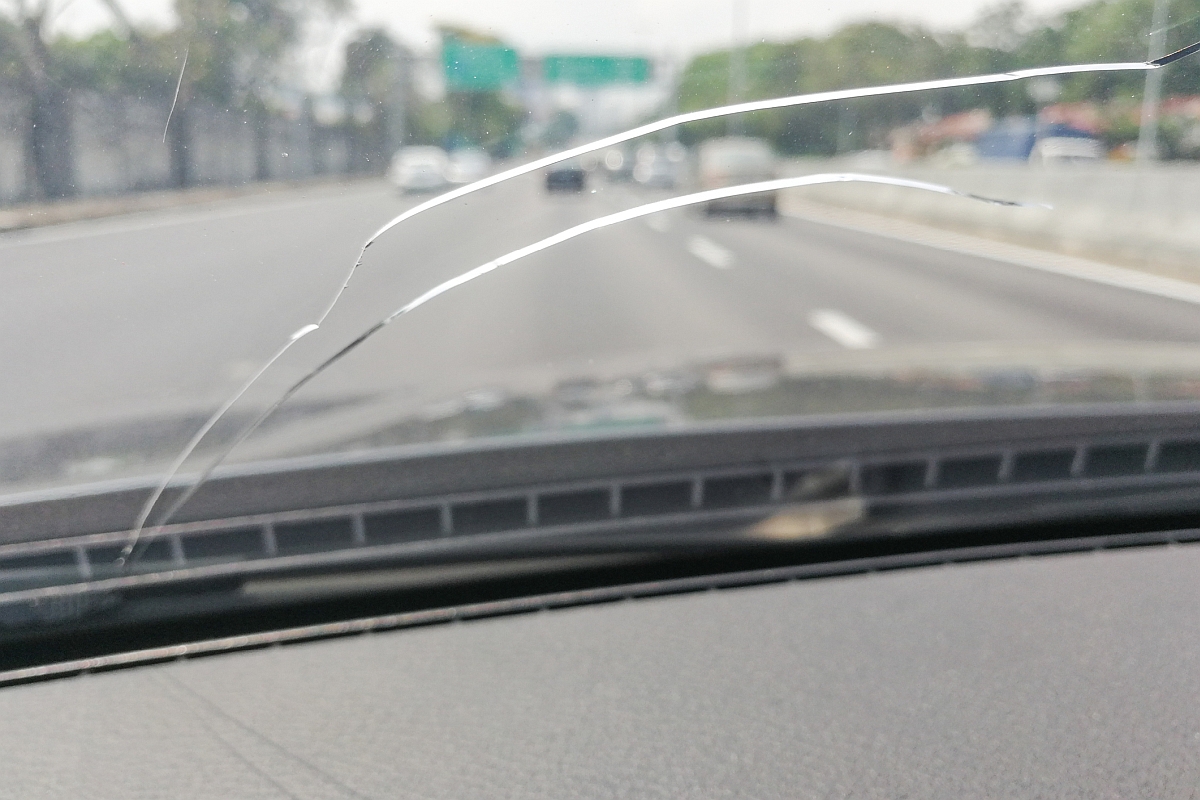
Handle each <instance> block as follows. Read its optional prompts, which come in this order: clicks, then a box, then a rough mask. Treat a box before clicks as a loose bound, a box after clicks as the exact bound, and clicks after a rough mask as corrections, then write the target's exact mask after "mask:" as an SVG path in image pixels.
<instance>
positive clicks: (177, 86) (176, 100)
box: [163, 48, 188, 144]
mask: <svg viewBox="0 0 1200 800" xmlns="http://www.w3.org/2000/svg"><path fill="white" fill-rule="evenodd" d="M187 59H188V48H184V50H183V65H182V66H181V67H180V68H179V80H178V81H177V82H176V83H175V97H174V98H172V99H171V110H170V111H168V112H167V124H166V125H163V144H166V142H167V131H168V130H169V129H170V128H171V117H172V116H174V114H175V106H176V105H178V104H179V90H180V88H182V86H183V71H184V70H186V69H187Z"/></svg>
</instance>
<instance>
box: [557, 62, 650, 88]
mask: <svg viewBox="0 0 1200 800" xmlns="http://www.w3.org/2000/svg"><path fill="white" fill-rule="evenodd" d="M652 72H653V69H652V65H651V63H650V59H648V58H636V57H631V56H546V57H545V58H543V59H542V77H543V78H544V79H545V80H546V82H547V83H573V84H575V85H576V86H606V85H609V84H614V83H645V82H646V81H648V80H650V77H651V74H652Z"/></svg>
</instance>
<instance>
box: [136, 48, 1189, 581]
mask: <svg viewBox="0 0 1200 800" xmlns="http://www.w3.org/2000/svg"><path fill="white" fill-rule="evenodd" d="M1198 51H1200V42H1197V43H1195V44H1192V45H1190V46H1188V47H1185V48H1182V49H1180V50H1177V51H1175V52H1173V53H1170V54H1168V55H1165V56H1163V57H1161V58H1158V59H1155V60H1154V61H1146V62H1140V61H1136V62H1117V63H1100V64H1074V65H1064V66H1054V67H1040V68H1036V69H1023V70H1014V71H1012V72H1002V73H994V74H990V75H974V76H968V77H961V78H944V79H938V80H930V81H917V82H912V83H900V84H891V85H884V86H872V87H864V88H859V89H842V90H837V91H828V92H816V93H812V94H802V95H791V96H788V97H778V98H772V99H768V100H758V101H753V102H747V103H737V104H734V105H728V106H720V107H716V108H709V109H702V110H699V111H692V112H688V113H684V114H676V115H674V116H671V117H667V118H664V119H661V120H658V121H655V122H651V123H647V124H645V125H641V126H638V127H636V128H631V129H629V130H626V131H623V132H621V133H617V134H614V135H612V136H608V137H605V138H603V139H598V140H596V141H593V142H590V143H587V144H583V145H580V146H578V147H573V148H569V149H567V150H563V151H560V152H558V153H555V154H553V155H549V156H545V157H543V158H540V159H535V160H534V161H530V162H528V163H526V164H522V165H520V166H518V167H514V168H512V169H508V170H505V171H503V172H499V173H497V174H495V175H492V176H490V177H487V178H484V179H483V180H479V181H476V182H474V183H471V184H467V185H465V186H462V187H460V188H458V189H455V190H452V191H450V192H446V193H444V194H441V195H438V196H437V197H434V198H432V199H430V200H427V201H425V202H424V203H420V204H419V205H417V206H414V207H413V208H411V209H409V210H407V211H405V212H404V213H402V214H400V215H398V216H396V217H395V218H393V219H392V220H390V221H389V222H387V223H386V224H385V225H383V226H382V227H381V228H380V229H379V230H377V231H376V232H375V233H374V234H372V235H371V236H370V238H368V239H367V241H366V242H365V243H364V244H363V246H362V247H361V248H360V250H359V253H358V257H357V258H356V259H355V261H354V263H353V265H352V266H351V267H350V270H349V271H348V272H347V274H346V278H345V279H344V280H343V281H342V284H341V286H340V287H338V289H337V291H336V292H335V293H334V295H333V297H332V298H331V299H330V301H329V303H328V304H327V305H326V306H325V308H324V310H323V311H322V312H321V314H320V315H319V316H318V318H317V319H316V320H315V321H314V322H313V323H310V324H309V325H306V326H304V327H303V328H301V329H300V330H298V331H297V332H296V333H294V334H293V335H292V336H291V338H289V339H288V341H286V342H284V343H283V345H282V346H281V347H280V348H279V349H278V350H277V351H276V352H275V353H274V354H273V355H272V356H271V358H270V359H269V360H268V361H267V362H266V363H264V364H263V366H262V367H260V368H259V369H258V370H256V372H255V373H254V375H252V376H251V378H250V379H249V380H248V381H247V382H246V383H245V384H243V385H242V386H241V387H240V388H239V389H238V391H237V392H236V393H235V394H234V395H233V396H232V397H231V398H230V399H229V400H227V401H226V402H225V403H223V404H222V405H221V407H220V408H218V409H217V411H216V412H215V413H214V414H213V415H212V416H211V417H210V418H209V419H208V420H207V421H206V422H205V424H204V425H203V426H201V428H200V429H199V430H198V431H197V433H196V434H195V435H194V436H193V437H192V439H191V440H189V442H188V443H187V444H186V445H185V447H184V449H183V450H182V452H181V453H180V454H179V456H178V457H176V459H175V461H174V462H172V464H171V467H170V468H169V469H168V471H167V473H166V475H165V476H164V477H163V478H162V480H161V481H160V482H159V483H158V485H157V486H156V488H155V490H154V491H153V492H152V493H151V494H150V496H149V497H148V498H147V500H146V502H145V503H144V504H143V506H142V508H141V511H140V513H139V514H138V518H137V520H136V522H135V524H134V528H133V532H132V535H131V537H130V540H129V542H128V543H127V544H126V546H125V547H124V548H123V549H122V551H121V554H120V556H119V557H118V563H120V564H129V563H132V562H133V561H134V560H136V557H137V555H138V543H139V542H140V541H141V539H142V532H143V530H144V529H145V527H146V525H147V524H148V523H149V520H150V517H151V515H152V514H153V513H154V510H155V508H156V507H157V506H158V503H159V502H160V501H161V499H162V497H163V494H164V493H165V492H166V490H167V488H168V487H169V486H170V485H171V483H172V482H173V481H174V480H175V478H176V475H177V474H178V472H179V470H180V469H181V468H182V466H183V464H184V462H185V461H186V460H187V458H188V457H189V456H190V455H191V454H192V453H193V452H194V451H195V449H196V447H198V446H199V444H200V443H201V441H202V440H203V438H204V437H205V436H206V435H207V434H208V432H209V431H211V430H212V428H213V426H215V425H216V424H217V422H218V421H220V420H221V419H222V418H223V417H224V416H225V414H226V413H227V412H228V411H229V409H230V408H231V407H232V406H233V405H234V404H235V403H236V402H237V400H238V399H240V398H241V397H242V396H243V395H244V394H245V393H246V392H247V391H248V390H249V389H250V388H251V387H252V386H253V385H254V384H255V383H256V382H257V381H258V380H259V378H260V377H261V376H262V375H263V374H264V373H265V372H266V371H267V370H268V369H270V367H271V366H272V365H273V364H274V363H276V362H277V361H278V360H279V359H280V358H282V357H283V355H284V354H285V353H286V352H287V351H288V350H289V349H290V348H291V346H292V345H293V344H295V342H297V341H299V339H300V338H302V337H303V336H304V335H306V334H308V333H311V332H312V331H315V330H317V329H318V328H319V327H320V326H321V325H322V324H323V323H324V322H325V320H326V319H327V318H328V316H329V315H330V313H332V311H333V309H334V308H335V307H336V306H337V304H338V302H339V301H340V300H341V297H342V295H343V294H344V293H345V291H346V288H347V287H348V286H349V285H350V282H351V281H352V280H353V278H354V275H355V273H356V272H357V270H358V268H359V267H360V266H361V265H362V262H363V258H364V257H365V255H366V252H367V250H368V249H369V248H370V247H371V245H372V244H373V243H374V242H375V241H377V240H378V239H379V237H381V236H383V235H384V234H385V233H387V232H388V231H390V230H392V229H393V228H395V227H396V226H397V225H400V224H401V223H403V222H405V221H406V220H409V219H412V218H413V217H415V216H417V215H418V214H421V213H424V212H426V211H429V210H430V209H433V208H436V207H437V206H440V205H444V204H446V203H449V202H451V201H453V200H457V199H459V198H461V197H465V196H467V195H469V194H472V193H474V192H478V191H481V190H483V189H486V188H488V187H491V186H495V185H497V184H500V183H504V182H506V181H509V180H512V179H513V178H517V177H520V176H522V175H527V174H529V173H531V172H535V171H537V170H541V169H544V168H546V167H549V166H552V165H554V164H557V163H559V162H562V161H566V160H569V159H572V158H576V157H578V156H582V155H586V154H588V153H592V152H595V151H597V150H602V149H605V148H608V147H612V146H614V145H618V144H622V143H624V142H627V141H631V140H633V139H637V138H640V137H642V136H647V135H650V134H653V133H657V132H659V131H663V130H667V129H669V128H673V127H675V126H678V125H682V124H686V123H690V122H699V121H702V120H707V119H716V118H720V117H727V116H732V115H736V114H746V113H750V112H754V111H768V110H772V109H780V108H789V107H795V106H802V105H812V104H817V103H829V102H837V101H843V100H853V99H859V98H868V97H880V96H886V95H895V94H908V93H913V92H925V91H933V90H937V89H952V88H961V87H969V86H981V85H986V84H996V83H1007V82H1011V81H1020V80H1024V79H1027V78H1035V77H1045V76H1053V75H1071V74H1078V73H1091V72H1127V71H1145V70H1154V69H1159V68H1161V67H1163V66H1166V65H1167V64H1171V63H1173V62H1175V61H1178V60H1180V59H1182V58H1186V57H1187V56H1190V55H1192V54H1193V53H1196V52H1198ZM843 181H857V182H865V183H882V184H888V185H898V186H904V187H908V188H913V189H919V190H925V191H934V192H939V193H943V194H951V195H957V196H961V197H965V198H970V199H974V200H982V201H985V202H993V203H1000V204H1005V205H1021V204H1019V203H1013V202H1010V201H1004V200H995V199H992V198H985V197H980V196H978V195H971V194H968V193H965V192H958V191H956V190H954V189H951V188H949V187H945V186H940V185H937V184H930V183H924V182H920V181H909V180H904V179H899V178H887V177H882V176H874V175H857V174H851V173H842V174H834V175H809V176H806V177H803V178H785V179H780V180H774V181H765V182H761V183H755V184H745V185H742V186H734V187H727V188H723V189H714V190H710V191H707V192H698V193H695V194H689V195H684V196H680V197H675V198H672V199H669V200H662V201H658V202H656V203H649V204H646V205H642V206H638V207H636V208H632V209H629V210H626V211H622V212H619V213H616V214H610V215H607V216H605V217H600V218H598V219H594V220H591V221H589V222H586V223H583V224H581V225H576V226H574V227H572V228H568V229H567V230H565V231H562V232H560V233H558V234H555V235H553V236H550V237H547V238H545V239H542V240H540V241H538V242H535V243H533V244H531V245H528V246H526V247H523V248H520V249H518V250H514V251H512V252H510V253H507V254H505V255H503V256H501V257H500V258H497V259H494V260H493V261H489V262H487V263H486V264H483V265H481V266H478V267H476V268H474V269H472V270H468V271H467V272H464V273H463V274H461V275H459V276H458V277H456V278H452V279H451V280H448V281H446V282H444V283H442V284H439V285H438V286H435V287H434V288H432V289H430V290H429V291H427V292H425V293H424V294H422V295H420V296H419V297H417V298H416V299H414V300H412V301H411V302H409V303H407V304H405V305H403V306H401V307H400V308H398V309H397V310H396V311H394V312H393V313H392V314H390V315H388V316H387V317H385V318H384V319H382V320H380V321H378V322H376V323H375V324H374V325H372V326H371V327H369V328H367V329H366V330H365V331H364V332H363V333H362V334H360V335H359V336H358V337H356V338H355V339H354V340H353V341H351V342H350V343H349V344H347V345H346V346H345V347H343V348H341V349H340V350H338V351H337V352H336V353H335V354H334V355H332V356H330V357H329V358H328V359H326V360H325V361H323V362H322V363H321V364H319V365H318V366H317V367H315V368H314V369H313V370H311V371H309V372H308V373H307V374H306V375H304V376H303V377H302V378H300V380H298V381H296V382H295V383H294V384H292V385H291V386H290V387H288V389H287V390H286V391H285V392H284V393H283V394H282V395H281V396H280V397H279V398H278V399H277V400H276V401H275V402H274V403H272V404H271V405H270V406H269V407H268V408H267V409H266V410H265V411H263V412H262V413H261V414H259V415H258V416H257V417H255V418H254V419H253V420H252V421H251V422H250V423H249V424H248V425H246V426H245V427H244V428H243V429H242V430H241V431H240V432H239V433H238V435H237V436H235V437H234V438H233V440H232V442H230V443H229V444H228V445H227V446H226V447H224V448H222V449H221V451H220V452H219V453H218V455H217V456H216V457H215V458H214V459H212V460H211V461H210V463H209V464H208V465H207V466H206V467H205V468H204V470H203V471H202V472H201V473H200V475H199V476H197V478H196V479H194V480H192V481H191V482H190V484H189V485H188V487H187V489H185V490H184V491H183V492H182V493H181V494H180V496H179V497H178V498H177V499H176V500H175V501H173V502H172V503H171V505H170V506H169V507H168V509H167V511H166V513H164V514H163V515H162V517H161V518H160V519H159V520H158V521H157V522H156V523H155V525H156V526H158V527H161V526H163V525H165V524H166V523H167V522H169V521H170V520H171V519H172V518H173V517H174V515H175V514H176V513H177V512H178V511H179V509H180V508H182V507H183V506H184V504H186V503H187V501H188V500H189V499H191V497H192V496H193V495H194V494H195V492H196V491H197V489H198V488H199V487H200V486H201V485H202V484H203V483H204V482H205V481H206V480H207V478H208V477H209V476H210V475H211V474H212V472H213V470H215V469H216V467H217V466H219V465H220V464H221V463H222V462H223V461H224V460H225V458H226V457H227V456H228V455H229V453H231V452H232V451H233V450H234V449H235V448H236V447H237V446H238V445H239V444H240V443H241V442H243V441H245V439H246V438H247V437H249V436H250V435H251V434H252V433H253V432H254V431H255V430H257V429H258V427H259V426H260V425H261V424H262V423H263V422H264V421H265V420H266V419H267V418H268V417H269V416H270V415H271V414H273V413H274V412H275V410H276V409H278V408H279V407H280V406H281V405H283V403H285V402H286V401H287V400H288V398H290V397H291V396H293V395H294V394H295V393H296V392H297V391H299V390H300V389H301V388H302V387H303V386H305V385H306V384H308V383H309V382H310V381H312V380H313V379H314V378H316V377H317V376H318V375H319V374H321V373H322V372H324V371H325V370H326V369H328V368H329V367H330V366H331V365H333V364H334V363H336V362H337V361H339V360H341V359H342V358H344V357H345V356H346V355H347V354H349V353H350V352H352V351H353V350H355V349H356V348H358V347H359V346H360V345H361V344H362V343H363V342H365V341H366V340H367V339H369V338H370V337H372V336H373V335H374V334H375V333H377V332H378V331H379V330H381V329H382V328H383V327H385V326H386V325H388V324H390V323H391V322H393V321H394V320H395V319H397V318H398V317H400V316H402V315H403V314H406V313H408V312H409V311H412V310H413V309H415V308H417V307H419V306H421V305H424V304H425V303H427V302H429V301H430V300H432V299H433V298H435V297H437V296H439V295H441V294H444V293H446V292H448V291H450V290H451V289H454V288H456V287H458V286H462V285H463V284H465V283H468V282H470V281H472V280H474V279H476V278H478V277H479V276H481V275H484V274H486V273H488V272H491V271H493V270H495V269H498V268H499V267H501V266H504V265H506V264H510V263H512V262H514V261H517V260H519V259H521V258H524V257H526V256H528V255H531V254H533V253H536V252H539V251H541V250H545V249H546V248H549V247H553V246H554V245H556V244H559V243H561V242H564V241H567V240H569V239H572V238H575V237H577V236H580V235H582V234H584V233H587V232H589V231H593V230H597V229H599V228H603V227H608V226H610V225H615V224H618V223H620V222H624V221H627V220H630V219H635V218H637V217H641V216H646V215H648V214H654V213H657V212H660V211H665V210H668V209H671V208H680V207H683V206H687V205H693V204H697V203H704V202H708V201H710V200H714V199H721V198H726V197H736V196H739V195H743V194H752V193H755V192H763V191H773V190H777V189H783V188H790V187H796V186H807V185H815V184H819V183H834V182H843Z"/></svg>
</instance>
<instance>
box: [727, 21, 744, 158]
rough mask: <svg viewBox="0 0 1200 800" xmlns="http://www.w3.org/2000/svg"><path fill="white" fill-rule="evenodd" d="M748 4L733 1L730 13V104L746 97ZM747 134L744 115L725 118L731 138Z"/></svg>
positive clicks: (728, 97)
mask: <svg viewBox="0 0 1200 800" xmlns="http://www.w3.org/2000/svg"><path fill="white" fill-rule="evenodd" d="M746 2H747V0H733V7H732V9H731V13H730V19H729V22H730V25H729V28H730V39H731V41H730V46H729V92H728V96H727V99H728V104H729V105H733V104H734V103H740V102H741V101H742V100H744V99H745V95H746V47H745V41H746ZM745 132H746V120H745V118H744V115H742V114H733V115H732V116H728V117H726V118H725V133H726V134H728V135H729V136H741V135H742V134H743V133H745Z"/></svg>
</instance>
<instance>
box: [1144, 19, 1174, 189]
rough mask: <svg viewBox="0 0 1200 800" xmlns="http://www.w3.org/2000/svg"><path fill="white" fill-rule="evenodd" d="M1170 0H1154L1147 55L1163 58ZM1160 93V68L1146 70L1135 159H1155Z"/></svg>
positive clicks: (1156, 155) (1150, 59)
mask: <svg viewBox="0 0 1200 800" xmlns="http://www.w3.org/2000/svg"><path fill="white" fill-rule="evenodd" d="M1170 4H1171V0H1154V13H1153V14H1152V15H1151V20H1150V57H1149V58H1148V59H1147V60H1148V61H1153V60H1155V59H1156V58H1162V57H1163V55H1164V54H1166V52H1167V32H1166V30H1164V29H1165V28H1166V26H1167V10H1168V8H1169V7H1170ZM1161 96H1162V70H1161V69H1152V70H1150V71H1148V72H1147V73H1146V88H1145V90H1144V91H1143V92H1142V119H1141V125H1140V126H1139V128H1138V141H1137V163H1138V164H1139V165H1143V166H1144V165H1146V164H1150V163H1152V162H1154V161H1156V160H1158V104H1159V100H1160V99H1161Z"/></svg>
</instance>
